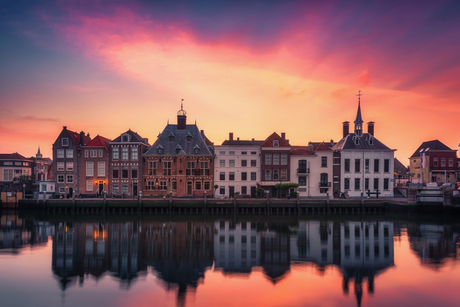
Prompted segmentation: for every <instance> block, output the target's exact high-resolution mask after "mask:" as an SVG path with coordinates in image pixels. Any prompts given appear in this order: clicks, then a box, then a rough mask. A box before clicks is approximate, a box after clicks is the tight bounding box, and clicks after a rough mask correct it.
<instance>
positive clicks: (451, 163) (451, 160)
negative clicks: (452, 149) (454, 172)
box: [449, 158, 454, 167]
mask: <svg viewBox="0 0 460 307" xmlns="http://www.w3.org/2000/svg"><path fill="white" fill-rule="evenodd" d="M453 166H454V159H453V158H449V167H453Z"/></svg>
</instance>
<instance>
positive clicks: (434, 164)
mask: <svg viewBox="0 0 460 307" xmlns="http://www.w3.org/2000/svg"><path fill="white" fill-rule="evenodd" d="M433 166H434V167H438V158H433Z"/></svg>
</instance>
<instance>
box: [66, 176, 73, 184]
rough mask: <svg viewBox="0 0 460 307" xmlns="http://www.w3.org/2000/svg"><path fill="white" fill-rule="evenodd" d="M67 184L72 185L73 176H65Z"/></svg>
mask: <svg viewBox="0 0 460 307" xmlns="http://www.w3.org/2000/svg"><path fill="white" fill-rule="evenodd" d="M67 183H73V175H67Z"/></svg>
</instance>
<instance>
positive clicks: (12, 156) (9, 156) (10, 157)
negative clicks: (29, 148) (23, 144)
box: [0, 152, 30, 161]
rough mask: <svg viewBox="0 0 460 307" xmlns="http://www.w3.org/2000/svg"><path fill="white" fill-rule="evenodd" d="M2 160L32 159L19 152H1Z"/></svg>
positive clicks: (0, 157) (0, 158)
mask: <svg viewBox="0 0 460 307" xmlns="http://www.w3.org/2000/svg"><path fill="white" fill-rule="evenodd" d="M0 160H21V161H22V160H27V161H30V159H29V158H26V157H24V156H23V155H21V154H18V153H17V152H15V153H12V154H0Z"/></svg>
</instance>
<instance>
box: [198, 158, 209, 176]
mask: <svg viewBox="0 0 460 307" xmlns="http://www.w3.org/2000/svg"><path fill="white" fill-rule="evenodd" d="M200 168H201V176H209V162H208V161H203V162H200Z"/></svg>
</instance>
